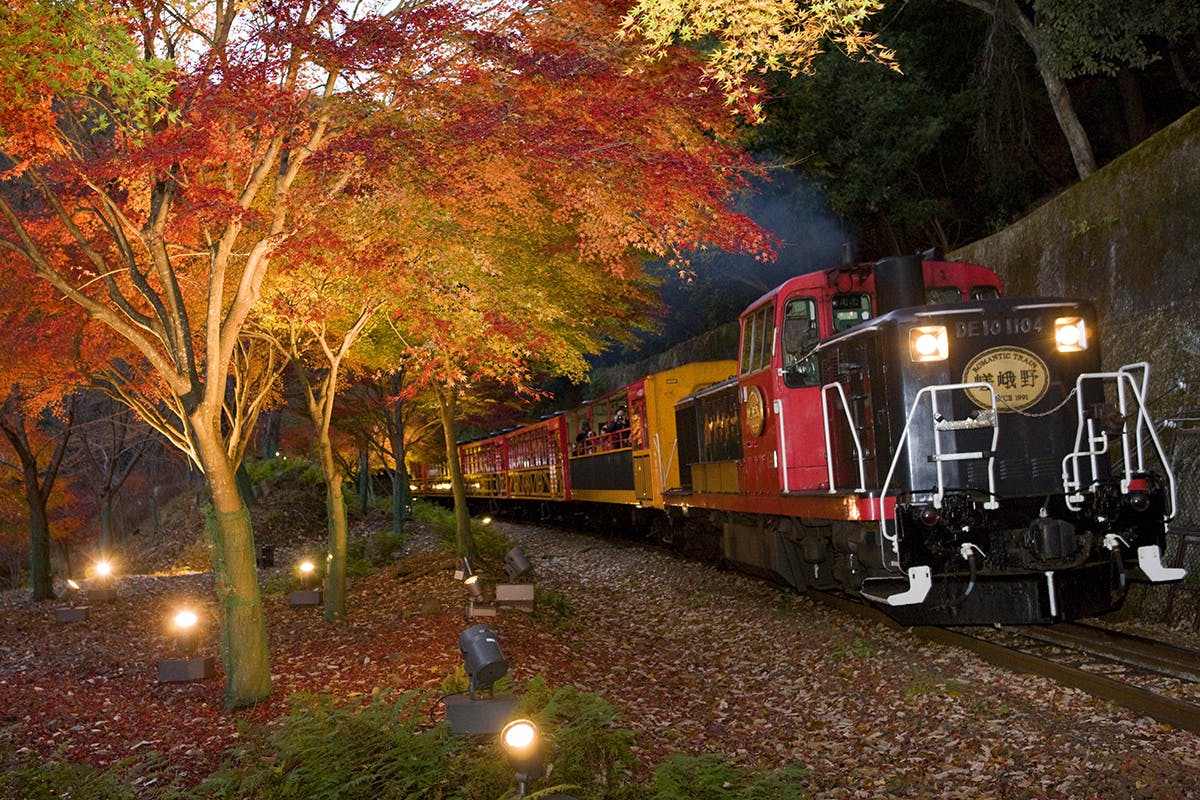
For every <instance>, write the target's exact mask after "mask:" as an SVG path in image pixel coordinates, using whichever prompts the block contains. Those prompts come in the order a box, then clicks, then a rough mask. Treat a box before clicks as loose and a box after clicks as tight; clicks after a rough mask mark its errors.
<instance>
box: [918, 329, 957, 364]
mask: <svg viewBox="0 0 1200 800" xmlns="http://www.w3.org/2000/svg"><path fill="white" fill-rule="evenodd" d="M908 355H909V357H910V358H912V360H913V361H945V360H946V358H947V357H948V356H949V355H950V340H949V338H948V337H947V336H946V327H945V326H944V325H923V326H921V327H918V328H913V329H911V330H910V331H909V332H908Z"/></svg>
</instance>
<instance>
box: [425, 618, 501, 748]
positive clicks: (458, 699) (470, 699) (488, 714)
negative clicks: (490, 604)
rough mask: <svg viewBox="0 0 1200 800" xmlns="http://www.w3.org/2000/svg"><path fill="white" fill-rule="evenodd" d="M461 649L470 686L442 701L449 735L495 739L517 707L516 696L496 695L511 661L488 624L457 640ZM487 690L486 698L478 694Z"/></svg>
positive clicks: (472, 627) (472, 629)
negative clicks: (497, 684) (496, 684)
mask: <svg viewBox="0 0 1200 800" xmlns="http://www.w3.org/2000/svg"><path fill="white" fill-rule="evenodd" d="M458 649H459V652H460V653H461V654H462V657H463V664H464V667H465V669H466V673H467V677H468V679H469V683H468V686H467V691H466V692H465V693H464V692H458V693H455V694H451V695H447V696H446V697H444V698H442V699H443V701H444V702H445V704H446V721H447V722H449V723H450V732H451V733H454V734H458V735H467V736H479V735H486V736H495V735H496V734H497V733H499V732H500V729H501V728H503V727H504V723H505V722H507V721H508V720H509V719H511V718H512V714H513V711H514V710H516V707H517V698H516V696H515V695H513V694H500V695H497V694H495V693H494V691H493V687H494V685H495V683H496V681H498V680H500V679H501V678H502V677H504V676H505V675H506V674H507V673H508V662H507V661H505V660H504V654H503V653H501V652H500V643H499V641H498V639H497V637H496V632H495V631H494V630H492V628H491V626H488V625H472V626H471V627H470V628H467V629H466V630H465V631H463V632H462V634H461V635H460V636H459V637H458ZM484 689H486V690H487V695H486V696H482V695H480V696H477V695H476V692H479V691H482V690H484Z"/></svg>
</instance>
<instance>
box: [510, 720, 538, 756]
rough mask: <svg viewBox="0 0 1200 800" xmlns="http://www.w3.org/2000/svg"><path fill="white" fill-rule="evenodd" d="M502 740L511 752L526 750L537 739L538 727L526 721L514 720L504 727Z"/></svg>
mask: <svg viewBox="0 0 1200 800" xmlns="http://www.w3.org/2000/svg"><path fill="white" fill-rule="evenodd" d="M501 738H503V740H504V746H505V747H507V748H509V749H510V750H524V749H525V748H526V747H529V745H531V744H533V740H534V739H536V738H537V726H536V725H534V724H533V723H532V722H530V721H529V720H526V719H518V720H514V721H513V722H510V723H508V725H506V726H504V731H503V733H502V734H501Z"/></svg>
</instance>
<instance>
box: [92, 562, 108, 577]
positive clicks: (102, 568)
mask: <svg viewBox="0 0 1200 800" xmlns="http://www.w3.org/2000/svg"><path fill="white" fill-rule="evenodd" d="M96 574H97V575H99V576H100V577H102V578H107V577H108V576H109V575H112V564H109V563H108V562H107V561H97V562H96Z"/></svg>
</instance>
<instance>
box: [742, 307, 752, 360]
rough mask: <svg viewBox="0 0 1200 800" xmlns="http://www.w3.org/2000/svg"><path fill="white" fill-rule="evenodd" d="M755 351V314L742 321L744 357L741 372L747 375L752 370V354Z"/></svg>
mask: <svg viewBox="0 0 1200 800" xmlns="http://www.w3.org/2000/svg"><path fill="white" fill-rule="evenodd" d="M753 352H754V315H751V316H749V317H747V318H746V319H745V321H744V322H742V359H741V367H742V369H741V372H742V374H743V375H745V374H746V373H747V372H749V371H750V354H751V353H753Z"/></svg>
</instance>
